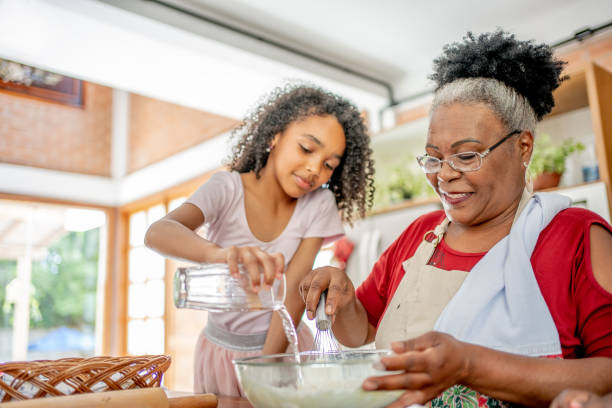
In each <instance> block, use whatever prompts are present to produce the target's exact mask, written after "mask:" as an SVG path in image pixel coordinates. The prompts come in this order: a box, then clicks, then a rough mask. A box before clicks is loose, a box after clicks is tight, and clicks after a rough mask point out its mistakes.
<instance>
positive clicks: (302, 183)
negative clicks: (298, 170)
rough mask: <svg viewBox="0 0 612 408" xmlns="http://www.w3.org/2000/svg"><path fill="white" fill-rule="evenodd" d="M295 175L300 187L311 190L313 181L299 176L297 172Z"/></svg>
mask: <svg viewBox="0 0 612 408" xmlns="http://www.w3.org/2000/svg"><path fill="white" fill-rule="evenodd" d="M294 176H295V182H296V184H297V185H298V187H299V188H301V189H302V190H310V189H311V188H312V185H313V184H312V182H310V181H308V180H307V179H305V178H303V177H300V176H298V175H297V174H296V175H294Z"/></svg>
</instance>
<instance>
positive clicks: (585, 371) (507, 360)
mask: <svg viewBox="0 0 612 408" xmlns="http://www.w3.org/2000/svg"><path fill="white" fill-rule="evenodd" d="M465 349H466V354H467V356H468V370H467V373H468V374H467V376H466V378H465V380H464V381H463V383H464V384H465V385H467V386H469V387H470V388H473V389H475V390H477V391H479V392H481V393H483V394H485V395H488V396H490V397H493V398H497V399H500V400H504V401H508V402H513V403H518V404H521V405H527V406H548V405H549V404H550V402H551V401H552V400H553V399H554V398H555V397H556V396H557V395H558V394H559V393H561V392H562V391H563V390H564V389H566V388H580V389H585V390H588V391H592V392H595V393H597V394H606V393H609V392H612V359H610V358H605V357H594V358H585V359H572V360H562V359H549V358H533V357H524V356H518V355H515V354H509V353H502V352H499V351H495V350H491V349H488V348H484V347H479V346H474V345H466V347H465Z"/></svg>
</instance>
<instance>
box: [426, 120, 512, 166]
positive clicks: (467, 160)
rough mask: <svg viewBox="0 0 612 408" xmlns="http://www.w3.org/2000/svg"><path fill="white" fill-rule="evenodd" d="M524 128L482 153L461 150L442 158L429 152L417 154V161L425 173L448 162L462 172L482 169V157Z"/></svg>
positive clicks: (508, 135) (509, 134)
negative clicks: (444, 158)
mask: <svg viewBox="0 0 612 408" xmlns="http://www.w3.org/2000/svg"><path fill="white" fill-rule="evenodd" d="M521 132H522V130H513V131H512V132H510V133H508V134H507V135H506V136H504V137H503V138H501V140H500V141H499V142H497V143H495V144H494V145H493V146H491V147H489V148H488V149H487V150H485V151H484V152H482V153H479V152H461V153H457V154H453V155H451V156H448V159H446V160H440V159H438V158H437V157H433V156H429V155H428V154H424V155H422V156H417V158H416V159H417V161H418V162H419V165H420V166H421V169H422V170H423V172H424V173H426V174H430V173H437V172H439V171H440V170H441V169H442V163H448V165H449V166H450V167H451V168H452V169H453V170H455V171H460V172H462V173H465V172H468V171H476V170H478V169H480V167H481V166H482V159H484V158H485V157H487V155H488V154H489V153H491V152H492V151H493V149H495V148H496V147H497V146H499V145H501V144H502V143H504V142H505V141H506V140H508V139H509V138H510V137H511V136H514V135H517V134H519V133H521Z"/></svg>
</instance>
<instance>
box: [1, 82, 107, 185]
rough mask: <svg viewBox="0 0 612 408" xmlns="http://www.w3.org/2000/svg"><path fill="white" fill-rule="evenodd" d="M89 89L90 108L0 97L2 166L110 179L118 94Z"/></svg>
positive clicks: (88, 86) (87, 104)
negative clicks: (18, 166)
mask: <svg viewBox="0 0 612 408" xmlns="http://www.w3.org/2000/svg"><path fill="white" fill-rule="evenodd" d="M84 87H85V89H84V92H85V107H84V109H80V108H75V107H71V106H66V105H61V104H57V103H52V102H44V101H41V100H38V99H34V98H29V97H24V96H18V95H16V94H12V93H9V92H0V162H5V163H11V164H20V165H24V166H32V167H43V168H47V169H53V170H62V171H69V172H75V173H83V174H91V175H98V176H109V175H110V147H111V119H112V112H111V107H112V106H111V103H112V89H111V88H107V87H105V86H100V85H96V84H92V83H84Z"/></svg>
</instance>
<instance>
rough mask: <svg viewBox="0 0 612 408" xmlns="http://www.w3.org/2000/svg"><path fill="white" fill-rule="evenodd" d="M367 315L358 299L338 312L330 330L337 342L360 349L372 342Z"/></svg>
mask: <svg viewBox="0 0 612 408" xmlns="http://www.w3.org/2000/svg"><path fill="white" fill-rule="evenodd" d="M369 326H370V325H369V323H368V315H367V313H366V311H365V308H364V307H363V305H362V304H361V302H360V301H359V300H358V299H355V302H354V303H353V304H349V305H347V306H346V307H344V308H343V309H341V310H338V312H337V313H336V317H335V319H334V323H333V325H332V330H333V332H334V336H336V338H337V339H338V341H339V342H340V343H342V344H344V345H345V346H348V347H360V346H363V345H364V344H367V343H369V342H371V341H372V340H373V333H371V331H372V330H370V327H369Z"/></svg>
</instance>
